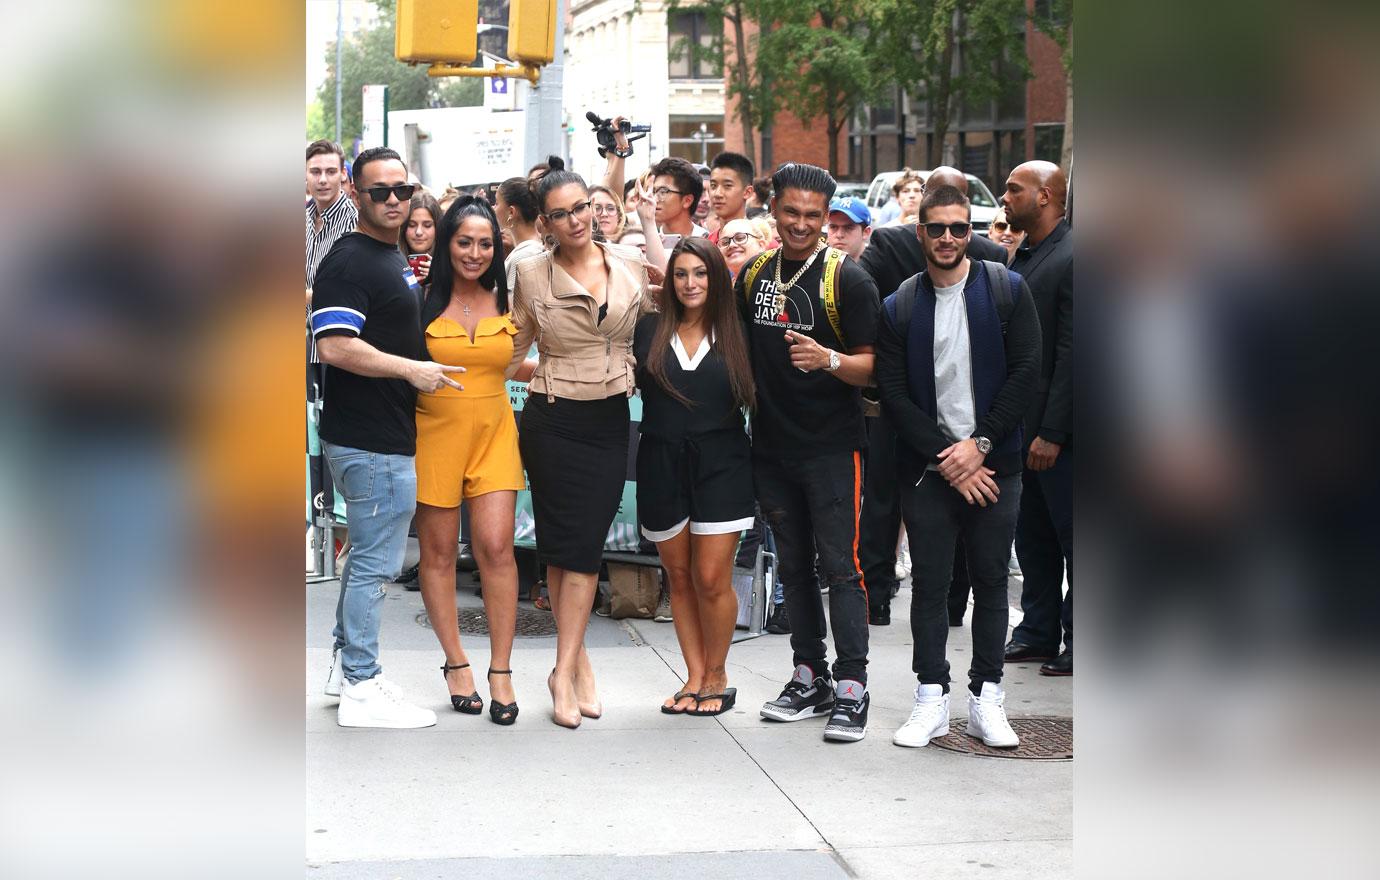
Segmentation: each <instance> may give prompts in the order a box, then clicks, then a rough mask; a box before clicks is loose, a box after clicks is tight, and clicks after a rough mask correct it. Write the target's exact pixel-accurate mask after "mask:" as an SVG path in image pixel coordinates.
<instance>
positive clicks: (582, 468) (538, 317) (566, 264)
mask: <svg viewBox="0 0 1380 880" xmlns="http://www.w3.org/2000/svg"><path fill="white" fill-rule="evenodd" d="M532 185H533V188H534V190H535V194H536V197H537V205H538V207H539V208H540V210H541V215H542V219H543V220H544V221H545V224H546V228H547V230H548V231H550V232H551V233H552V234H553V235H554V236H555V238H556V248H555V249H554V250H553V251H552V252H550V253H547V254H542V255H540V256H533V257H529V258H528V259H526V260H523V261H522V262H521V263H520V264H518V266H517V279H516V282H515V284H514V288H513V321H514V323H515V324H516V325H517V328H518V335H517V337H516V339H514V340H513V343H514V344H513V361H512V363H511V364H510V365H509V373H510V374H511V373H515V372H516V371H517V370H518V368H519V367H521V365H522V361H523V358H524V357H525V356H526V354H527V351H528V348H529V346H530V344H531V342H532V341H533V340H534V339H535V340H536V343H537V351H538V355H539V357H538V364H537V369H536V373H535V374H534V375H533V376H532V380H531V382H530V383H529V384H528V397H527V403H526V405H525V406H524V408H523V411H522V423H521V428H520V431H519V440H518V443H519V447H520V449H521V451H522V460H523V464H524V466H525V467H526V468H527V477H528V481H529V482H530V484H531V487H532V508H533V513H534V514H535V517H536V530H537V554H538V556H540V558H541V560H542V562H544V563H545V564H546V567H547V568H546V583H547V588H548V590H549V592H550V595H551V610H552V611H553V612H554V613H555V615H556V628H557V636H556V668H555V669H553V670H552V671H551V677H550V678H549V679H548V681H547V684H548V686H549V687H550V689H551V701H552V709H553V713H554V716H555V721H556V723H557V724H560V725H562V726H564V727H571V728H574V727H578V726H579V724H580V719H581V718H582V717H584V718H598V717H599V716H600V714H601V713H602V711H603V710H602V707H601V705H600V703H599V697H598V693H597V691H596V689H595V684H594V669H593V667H592V666H591V665H590V662H589V654H588V653H587V652H586V651H585V645H584V638H585V627H586V625H587V624H588V623H589V611H590V608H591V607H592V606H593V604H594V590H595V585H596V584H597V582H598V577H599V566H600V563H601V561H602V558H603V549H604V539H605V537H606V536H607V534H608V530H609V526H610V524H612V522H613V517H614V515H615V514H616V513H617V512H618V505H619V503H620V502H621V501H622V497H623V484H624V482H625V480H626V479H627V470H628V433H629V430H628V429H629V419H628V398H629V397H630V396H631V395H632V393H633V388H634V384H635V378H634V373H633V368H634V366H635V363H634V360H633V355H632V338H633V328H634V327H635V326H636V324H637V319H638V318H639V317H641V316H642V315H644V314H647V313H648V312H651V311H654V307H653V305H652V298H651V295H650V293H649V292H648V281H647V273H646V271H645V270H644V269H643V267H642V264H641V261H640V259H638V258H637V257H636V256H634V255H633V252H631V251H626V250H624V249H619V248H616V247H615V248H611V247H609V246H608V245H605V244H603V243H599V242H595V241H594V239H593V235H592V232H593V222H592V221H593V213H592V211H591V209H590V193H589V188H588V187H587V186H586V185H585V182H584V180H583V179H582V178H581V177H580V176H579V175H578V174H575V173H573V172H570V171H564V170H553V171H550V172H548V173H547V174H546V175H544V176H543V177H542V178H541V179H539V180H537V181H534V182H533V184H532Z"/></svg>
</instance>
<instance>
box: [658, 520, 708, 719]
mask: <svg viewBox="0 0 1380 880" xmlns="http://www.w3.org/2000/svg"><path fill="white" fill-rule="evenodd" d="M656 552H657V554H658V555H659V556H660V557H661V567H662V568H664V569H666V577H667V579H668V580H669V581H670V583H669V584H667V588H668V589H669V590H670V593H671V617H672V619H673V621H674V624H675V627H676V641H678V642H679V643H680V653H681V657H682V658H683V659H684V660H685V687H683V688H678V689H677V693H679V692H682V691H689V692H690V693H692V694H694V693H698V692H699V690H700V688H701V687H703V686H704V638H703V636H702V635H701V628H700V609H699V600H698V598H697V597H696V595H695V584H694V582H693V580H692V577H691V571H690V527H689V526H688V525H687V526H686V527H685V528H684V529H682V530H681V533H680V534H679V535H676V536H675V537H674V538H671V539H670V540H668V541H658V542H657V545H656ZM672 697H674V694H673V695H672ZM672 697H667V698H666V702H664V703H662V705H663V706H664V707H666V708H668V709H669V708H671V707H672V706H675V707H678V709H679V711H681V712H687V711H689V710H691V709H693V708H695V701H694V700H693V699H692V698H690V697H681V698H680V699H679V700H675V699H672Z"/></svg>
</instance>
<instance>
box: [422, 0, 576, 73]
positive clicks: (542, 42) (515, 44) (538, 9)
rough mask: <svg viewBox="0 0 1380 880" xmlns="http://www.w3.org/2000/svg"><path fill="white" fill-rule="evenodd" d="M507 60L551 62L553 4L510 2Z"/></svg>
mask: <svg viewBox="0 0 1380 880" xmlns="http://www.w3.org/2000/svg"><path fill="white" fill-rule="evenodd" d="M400 33H401V31H400ZM508 57H509V58H512V59H513V60H515V61H522V62H525V63H527V64H550V63H551V61H552V60H553V59H555V57H556V0H511V2H510V3H509V5H508Z"/></svg>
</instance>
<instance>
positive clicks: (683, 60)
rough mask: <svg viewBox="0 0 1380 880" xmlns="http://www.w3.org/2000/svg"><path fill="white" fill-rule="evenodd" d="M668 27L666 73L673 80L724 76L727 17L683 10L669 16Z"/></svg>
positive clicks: (719, 77)
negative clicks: (722, 56)
mask: <svg viewBox="0 0 1380 880" xmlns="http://www.w3.org/2000/svg"><path fill="white" fill-rule="evenodd" d="M666 30H667V51H666V56H667V62H666V72H667V75H668V76H669V77H670V78H671V79H723V76H724V72H723V66H722V65H721V64H720V58H719V47H720V45H721V44H722V42H723V36H724V33H723V19H710V18H709V16H707V15H705V14H704V13H703V12H681V13H677V14H675V15H670V16H667V19H666Z"/></svg>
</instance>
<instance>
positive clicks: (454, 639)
mask: <svg viewBox="0 0 1380 880" xmlns="http://www.w3.org/2000/svg"><path fill="white" fill-rule="evenodd" d="M416 521H417V543H418V544H420V545H421V549H422V558H421V564H420V567H419V569H418V572H417V576H418V580H419V581H420V583H421V587H422V603H423V604H424V605H426V616H427V619H428V620H430V621H431V630H432V632H434V633H436V639H437V640H438V641H439V642H440V643H441V650H442V651H444V652H445V655H446V665H447V666H456V665H458V664H461V663H468V662H469V658H467V657H466V656H465V649H464V647H463V646H462V645H461V644H460V623H459V618H458V617H457V615H456V610H455V555H456V553H457V552H458V550H459V546H458V545H459V541H460V508H458V507H433V506H431V505H430V504H421V503H419V504H418V505H417V515H416ZM473 673H474V670H472V669H457V670H454V671H452V672H449V673H447V674H446V688H447V690H449V691H450V693H451V694H452V695H459V696H466V695H469V694H473V693H475V687H474V674H473Z"/></svg>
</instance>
